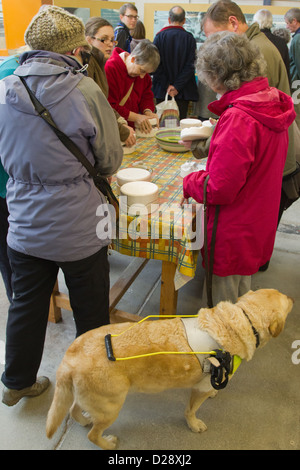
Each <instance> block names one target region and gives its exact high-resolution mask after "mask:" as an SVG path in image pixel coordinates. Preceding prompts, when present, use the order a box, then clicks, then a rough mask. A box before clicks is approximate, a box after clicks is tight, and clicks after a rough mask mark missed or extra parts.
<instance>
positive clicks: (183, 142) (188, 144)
mask: <svg viewBox="0 0 300 470" xmlns="http://www.w3.org/2000/svg"><path fill="white" fill-rule="evenodd" d="M178 143H179V144H180V145H183V146H184V147H185V148H186V149H189V150H191V147H192V141H191V140H179V141H178Z"/></svg>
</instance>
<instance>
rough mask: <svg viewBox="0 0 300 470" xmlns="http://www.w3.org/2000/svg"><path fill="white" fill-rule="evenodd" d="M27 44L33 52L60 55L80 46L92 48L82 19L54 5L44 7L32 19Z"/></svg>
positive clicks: (27, 32)
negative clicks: (47, 52) (40, 51)
mask: <svg viewBox="0 0 300 470" xmlns="http://www.w3.org/2000/svg"><path fill="white" fill-rule="evenodd" d="M25 42H26V44H27V45H28V46H29V47H30V48H31V49H33V50H42V51H52V52H57V53H58V54H65V53H66V52H72V51H73V50H74V49H76V48H77V47H80V46H85V47H88V48H89V49H90V48H91V47H90V45H89V43H88V42H87V40H86V39H85V34H84V24H83V22H82V21H81V19H79V18H78V17H77V16H75V15H72V14H71V13H68V12H67V11H66V10H64V9H63V8H60V7H56V6H52V5H44V6H43V7H42V8H40V11H39V12H38V14H37V15H35V16H34V17H33V18H32V20H31V22H30V24H29V26H28V28H27V29H26V31H25Z"/></svg>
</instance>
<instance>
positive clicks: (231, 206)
mask: <svg viewBox="0 0 300 470" xmlns="http://www.w3.org/2000/svg"><path fill="white" fill-rule="evenodd" d="M209 109H210V111H211V112H213V113H215V114H217V115H219V116H220V119H219V121H218V124H217V126H216V128H215V130H214V133H213V136H212V139H211V144H210V150H209V155H208V161H207V166H206V171H199V172H195V173H191V174H190V175H188V176H186V177H185V178H184V180H183V191H184V196H185V197H186V198H188V197H193V198H194V199H195V200H196V201H198V202H203V185H204V181H205V178H206V176H207V175H208V174H209V176H210V179H209V181H208V186H207V203H208V208H207V213H208V240H209V252H210V239H211V233H212V226H213V219H214V214H215V207H216V205H220V214H219V221H218V227H217V234H216V245H215V258H214V269H213V272H214V274H216V275H218V276H229V275H234V274H239V275H251V274H254V273H255V272H257V271H258V269H259V267H260V266H262V265H263V264H265V263H266V262H267V261H269V259H270V257H271V255H272V251H273V247H274V241H275V235H276V228H277V220H278V211H279V203H280V196H281V183H282V173H283V168H284V163H285V158H286V154H287V148H288V127H289V126H290V125H291V123H292V122H293V120H294V119H295V112H294V107H293V102H292V100H291V98H290V97H289V96H288V95H286V94H285V93H283V92H281V91H279V90H278V89H276V88H271V87H269V85H268V80H267V79H266V78H261V77H260V78H256V79H255V80H253V81H252V82H249V83H244V84H243V85H242V86H241V87H240V88H239V89H238V90H235V91H230V92H227V93H225V94H224V95H223V96H222V97H221V99H220V100H219V101H214V102H213V103H211V104H210V105H209Z"/></svg>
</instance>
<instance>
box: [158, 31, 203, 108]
mask: <svg viewBox="0 0 300 470" xmlns="http://www.w3.org/2000/svg"><path fill="white" fill-rule="evenodd" d="M153 43H154V44H155V46H156V47H157V48H158V50H159V53H160V64H159V66H158V68H157V70H156V72H155V73H154V74H153V86H152V90H153V93H154V96H155V98H157V99H160V100H162V99H165V96H166V91H167V88H168V86H169V85H173V86H174V87H175V88H176V89H177V90H178V95H176V98H178V99H182V100H186V101H198V89H197V84H196V78H195V60H196V52H197V51H196V49H197V46H196V41H195V38H194V36H193V35H192V34H191V33H189V32H188V31H186V30H185V29H184V28H183V27H181V26H167V27H166V28H163V29H162V30H161V31H159V33H157V35H156V36H155V38H154V41H153Z"/></svg>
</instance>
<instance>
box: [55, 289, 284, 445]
mask: <svg viewBox="0 0 300 470" xmlns="http://www.w3.org/2000/svg"><path fill="white" fill-rule="evenodd" d="M292 307H293V300H292V299H291V298H289V297H287V296H286V295H284V294H281V293H280V292H278V291H277V290H274V289H261V290H258V291H256V292H253V291H249V292H247V294H245V295H243V296H242V297H240V298H239V299H238V302H237V303H236V304H232V303H231V302H220V303H219V304H218V305H217V306H216V307H214V308H212V309H208V308H202V309H200V310H199V312H198V315H197V316H194V317H192V318H180V317H176V318H173V319H166V320H161V319H160V320H158V321H143V322H140V323H133V324H132V323H119V324H113V325H105V326H103V327H101V328H97V329H95V330H91V331H89V332H87V333H85V334H83V335H82V336H80V337H78V338H77V339H76V340H75V341H74V342H73V343H72V345H71V346H70V347H69V349H68V350H67V352H66V354H65V357H64V358H63V360H62V362H61V364H60V366H59V369H58V371H57V377H56V378H57V381H56V388H55V393H54V398H53V402H52V405H51V408H50V410H49V413H48V417H47V429H46V432H47V436H48V437H49V438H51V437H52V436H53V434H54V433H55V431H56V430H57V428H58V426H59V425H60V424H61V422H62V421H63V419H64V417H65V415H66V414H67V413H68V411H69V409H70V408H71V410H70V413H71V416H72V417H73V418H74V419H75V420H76V421H78V422H79V423H80V424H82V425H83V426H85V425H87V424H92V428H91V430H90V431H89V433H88V438H89V439H90V440H91V441H92V442H93V443H95V444H96V445H98V446H99V447H101V448H102V449H114V448H115V447H116V443H117V438H116V437H115V436H103V432H104V431H105V429H107V428H108V427H109V426H110V425H111V424H112V423H113V422H114V421H115V420H116V418H117V417H118V414H119V412H120V410H121V408H122V406H123V404H124V401H125V398H126V396H127V394H128V392H129V391H137V392H145V393H151V392H153V393H157V392H159V391H162V390H166V389H170V388H191V389H192V392H191V398H190V402H189V403H188V405H187V407H186V411H185V416H186V420H187V424H188V426H189V427H190V429H191V430H192V431H194V432H202V431H205V430H206V425H205V424H204V423H203V422H202V421H201V420H200V419H198V418H197V417H196V412H197V410H198V408H199V407H200V405H201V404H202V403H203V402H204V401H205V400H206V399H207V398H208V397H210V396H212V395H214V394H215V393H216V391H215V389H220V388H223V387H224V384H226V383H227V380H228V377H230V374H231V373H232V363H233V362H235V359H238V360H243V359H245V360H246V361H249V360H250V359H251V358H252V356H253V354H254V352H255V350H256V348H257V347H258V346H264V345H265V344H266V343H267V341H268V340H269V339H270V338H271V337H276V336H278V335H279V333H280V332H281V331H282V330H283V328H284V324H285V320H286V317H287V315H288V313H289V312H290V311H291V310H292ZM197 352H198V353H202V354H198V355H197V354H196V353H197ZM83 412H84V414H83Z"/></svg>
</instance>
